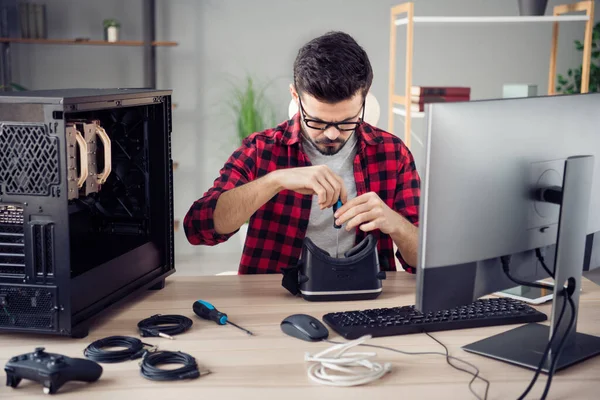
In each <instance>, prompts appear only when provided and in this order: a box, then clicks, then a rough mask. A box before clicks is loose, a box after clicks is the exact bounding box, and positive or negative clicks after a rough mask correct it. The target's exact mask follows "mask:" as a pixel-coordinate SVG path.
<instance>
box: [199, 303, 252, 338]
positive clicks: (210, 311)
mask: <svg viewBox="0 0 600 400" xmlns="http://www.w3.org/2000/svg"><path fill="white" fill-rule="evenodd" d="M193 308H194V313H195V314H196V315H197V316H199V317H200V318H204V319H207V320H210V321H215V322H216V323H217V324H219V325H225V324H231V325H233V326H235V327H236V328H238V329H241V330H243V331H244V332H246V333H247V334H248V335H254V333H252V332H250V331H249V330H248V329H244V328H242V327H241V326H239V325H236V324H234V323H233V322H231V321H229V319H227V314H225V313H222V312H220V311H219V310H217V309H216V308H215V306H213V305H212V304H210V303H209V302H208V301H204V300H196V301H195V302H194V307H193Z"/></svg>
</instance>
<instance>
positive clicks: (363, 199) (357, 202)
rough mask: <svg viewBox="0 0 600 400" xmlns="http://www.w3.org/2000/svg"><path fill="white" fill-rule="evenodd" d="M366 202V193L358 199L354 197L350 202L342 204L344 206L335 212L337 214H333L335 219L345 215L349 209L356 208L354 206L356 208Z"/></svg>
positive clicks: (367, 197)
mask: <svg viewBox="0 0 600 400" xmlns="http://www.w3.org/2000/svg"><path fill="white" fill-rule="evenodd" d="M346 196H347V194H346ZM367 201H369V196H368V193H365V194H362V195H360V196H358V197H355V198H353V199H352V200H348V201H347V202H346V203H344V205H343V206H342V207H340V208H339V209H338V210H337V212H336V213H335V214H336V218H339V217H340V215H342V214H343V213H345V212H346V211H348V210H349V209H351V208H353V207H356V206H358V205H360V204H364V203H366V202H367ZM342 202H343V200H342Z"/></svg>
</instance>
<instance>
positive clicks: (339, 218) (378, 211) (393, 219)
mask: <svg viewBox="0 0 600 400" xmlns="http://www.w3.org/2000/svg"><path fill="white" fill-rule="evenodd" d="M342 203H344V202H343V200H342ZM335 218H336V221H335V223H336V224H337V225H338V226H339V225H342V224H344V223H346V222H348V223H347V224H346V230H347V231H350V230H351V229H354V228H356V227H357V226H360V230H362V231H364V232H369V231H372V230H375V229H379V230H380V231H381V232H383V233H386V234H388V235H391V234H393V233H394V232H395V231H396V230H398V228H399V227H400V226H401V224H402V221H401V219H403V217H402V216H401V215H400V214H398V213H397V212H396V211H394V210H392V209H391V208H389V207H388V206H387V204H385V203H384V202H383V200H381V198H380V197H379V196H378V195H377V193H375V192H369V193H365V194H363V195H361V196H358V197H355V198H354V199H352V200H350V201H349V202H347V203H344V205H343V206H342V207H340V208H339V209H338V210H337V212H336V213H335Z"/></svg>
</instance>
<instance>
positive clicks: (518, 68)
mask: <svg viewBox="0 0 600 400" xmlns="http://www.w3.org/2000/svg"><path fill="white" fill-rule="evenodd" d="M531 2H535V1H534V0H531ZM403 3H405V2H404V1H400V0H370V1H367V0H302V1H300V0H252V1H247V0H245V1H244V0H125V1H122V0H102V1H94V0H47V1H43V0H36V1H32V2H24V1H16V0H14V1H11V0H2V1H0V5H2V10H3V13H2V21H3V24H2V30H3V31H2V37H3V38H4V39H3V41H2V57H3V66H4V69H6V68H10V75H11V76H10V82H4V85H5V86H4V88H3V89H5V90H9V89H10V90H24V89H26V90H34V89H55V88H74V87H85V88H91V87H93V88H116V87H119V88H125V87H130V88H137V87H148V86H155V87H156V88H159V89H172V90H173V98H172V99H173V107H174V108H173V132H172V154H173V160H174V162H175V163H176V165H177V168H176V169H175V170H174V182H175V218H176V220H178V221H181V220H182V219H183V216H184V215H185V213H186V212H187V210H188V208H189V207H190V205H191V204H192V202H193V201H194V200H195V199H197V198H199V197H200V196H202V194H203V193H204V192H205V191H206V190H207V189H208V188H209V187H210V186H211V185H212V182H213V180H214V179H215V178H216V176H217V174H218V172H219V169H220V168H221V167H222V165H223V163H224V162H225V160H226V159H227V157H228V156H229V155H230V154H231V153H232V152H233V150H234V149H235V148H236V147H237V146H238V145H239V143H240V140H241V137H243V136H244V135H246V134H248V133H249V132H250V133H251V131H253V130H256V129H261V128H266V127H269V126H274V125H275V124H278V123H280V122H282V121H284V120H285V119H287V118H288V106H289V103H290V94H289V88H288V87H289V84H290V83H291V79H292V65H293V61H294V58H295V56H296V53H297V51H298V49H299V48H300V47H301V46H302V45H303V44H304V43H305V42H307V41H308V40H310V39H312V38H314V37H316V36H318V35H321V34H323V33H325V32H327V31H331V30H342V31H345V32H347V33H349V34H351V35H352V36H353V37H354V38H355V39H356V40H357V41H358V43H359V44H360V45H362V46H363V47H364V49H365V50H366V51H367V53H368V55H369V57H370V60H371V63H372V66H373V69H374V74H375V76H374V81H373V86H372V89H371V94H372V95H373V96H374V98H375V99H376V101H377V103H378V105H379V109H380V113H379V114H380V117H379V119H378V124H377V125H378V126H379V127H380V128H382V129H388V128H389V127H388V112H389V108H390V105H389V96H388V91H389V85H390V79H389V74H390V28H391V23H390V12H391V8H392V7H394V6H397V5H399V4H403ZM543 3H544V2H543ZM564 3H568V1H566V0H562V1H560V0H549V1H548V2H547V4H546V5H545V8H544V9H543V12H544V15H546V16H550V15H552V8H553V7H554V6H555V5H557V4H564ZM14 5H17V6H18V12H17V13H16V14H14V13H8V12H6V10H8V9H12V8H10V7H12V6H14ZM7 7H8V8H7ZM414 7H415V8H414V10H415V11H414V12H415V16H416V17H417V16H419V17H426V16H445V17H450V16H483V17H485V16H488V17H494V16H514V17H517V16H520V9H519V0H502V1H499V0H419V1H416V2H415V4H414ZM596 14H597V15H596V16H595V21H599V20H600V18H598V16H599V14H600V13H598V12H597V13H596ZM11 18H19V21H20V22H21V24H20V26H19V30H18V31H15V32H12V31H11V30H10V29H9V27H10V26H11V25H10V24H8V23H7V22H8V21H9V20H10V19H11ZM394 29H396V35H397V43H396V44H397V46H396V56H395V60H396V68H395V70H394V72H393V73H394V76H395V81H396V82H395V87H394V92H395V93H398V94H402V93H404V82H405V80H404V76H405V75H404V74H405V51H406V45H405V43H406V26H399V27H397V28H394ZM584 29H585V23H583V22H578V21H573V22H561V25H560V35H559V40H558V49H559V50H558V55H557V64H556V80H557V82H558V83H559V86H560V89H561V90H563V91H565V92H566V91H569V90H577V80H576V79H574V77H575V75H576V74H577V71H578V70H579V68H580V66H581V63H582V52H581V45H580V44H579V42H578V41H583V37H584ZM596 31H598V29H596ZM598 36H600V33H599V32H596V33H595V38H596V40H595V43H596V44H595V46H596V47H594V48H593V50H594V51H595V53H594V56H593V59H592V64H593V65H594V67H593V68H592V75H593V77H592V79H591V82H592V83H591V86H590V90H597V86H598V85H600V83H599V82H600V81H599V80H598V71H599V70H600V68H598V61H599V58H598V50H600V37H598ZM145 38H152V40H153V41H156V42H158V43H156V44H157V45H156V46H152V49H149V48H148V47H144V46H143V40H144V39H145ZM551 39H552V23H551V22H541V23H538V22H522V23H452V24H447V23H439V24H438V23H427V24H416V25H415V28H414V45H413V57H414V58H413V71H412V85H414V86H442V87H449V86H460V87H468V88H469V89H470V100H481V99H488V98H499V97H502V96H505V95H506V92H505V91H506V90H507V87H509V86H508V85H520V86H524V87H527V88H532V87H533V88H534V89H533V90H534V91H535V93H537V94H541V95H543V94H546V93H547V90H548V73H549V63H550V50H551ZM569 69H571V71H572V72H571V73H569ZM573 71H575V72H573ZM3 73H4V71H3ZM559 74H561V75H564V80H563V79H562V78H559V77H558V75H559ZM569 74H571V75H569ZM4 77H6V75H4ZM565 81H566V82H567V83H565ZM571 81H572V83H571ZM561 82H562V83H561ZM594 82H596V83H595V85H596V86H594ZM571 85H574V86H571ZM256 98H260V103H258V104H257V103H256V102H255V101H254V100H253V99H256ZM241 107H242V108H243V107H250V108H252V109H255V111H256V112H257V113H258V115H260V116H261V117H262V120H263V123H262V124H260V125H257V126H249V127H248V126H247V127H245V128H243V127H242V128H240V127H239V126H238V116H239V112H240V111H239V110H240V108H241ZM403 122H404V120H403V116H401V115H394V129H393V133H394V134H396V135H398V136H400V137H401V138H404V137H405V136H404V135H405V133H404V132H403V127H404V125H403ZM411 125H412V129H411V130H412V132H411V138H412V140H411V144H410V148H411V150H412V151H413V153H414V155H415V158H416V161H417V167H418V168H420V164H421V161H422V157H423V148H422V145H421V140H420V138H421V137H422V135H423V127H424V122H423V119H422V118H421V119H419V118H416V117H415V116H413V119H412V123H411ZM515 145H517V144H515ZM175 237H176V242H175V251H176V268H177V270H178V272H177V273H178V274H214V273H219V272H223V271H227V270H235V269H236V268H237V262H238V261H239V257H240V254H241V244H240V240H239V238H238V235H236V236H234V237H233V238H232V239H231V240H229V241H228V242H226V243H223V244H221V245H218V246H214V247H194V246H191V245H190V244H189V243H188V242H187V240H186V238H185V235H184V233H183V229H182V227H181V225H180V224H179V225H178V224H177V221H176V232H175Z"/></svg>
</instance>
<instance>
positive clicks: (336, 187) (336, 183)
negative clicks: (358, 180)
mask: <svg viewBox="0 0 600 400" xmlns="http://www.w3.org/2000/svg"><path fill="white" fill-rule="evenodd" d="M325 176H326V178H327V181H328V182H329V183H330V184H331V186H332V187H333V199H332V202H331V204H328V205H327V206H328V207H330V206H333V205H334V204H335V203H336V202H337V201H338V199H339V198H340V192H341V189H342V188H341V185H342V184H343V182H341V183H340V180H339V179H336V176H335V175H334V174H331V175H329V174H328V175H325Z"/></svg>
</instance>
